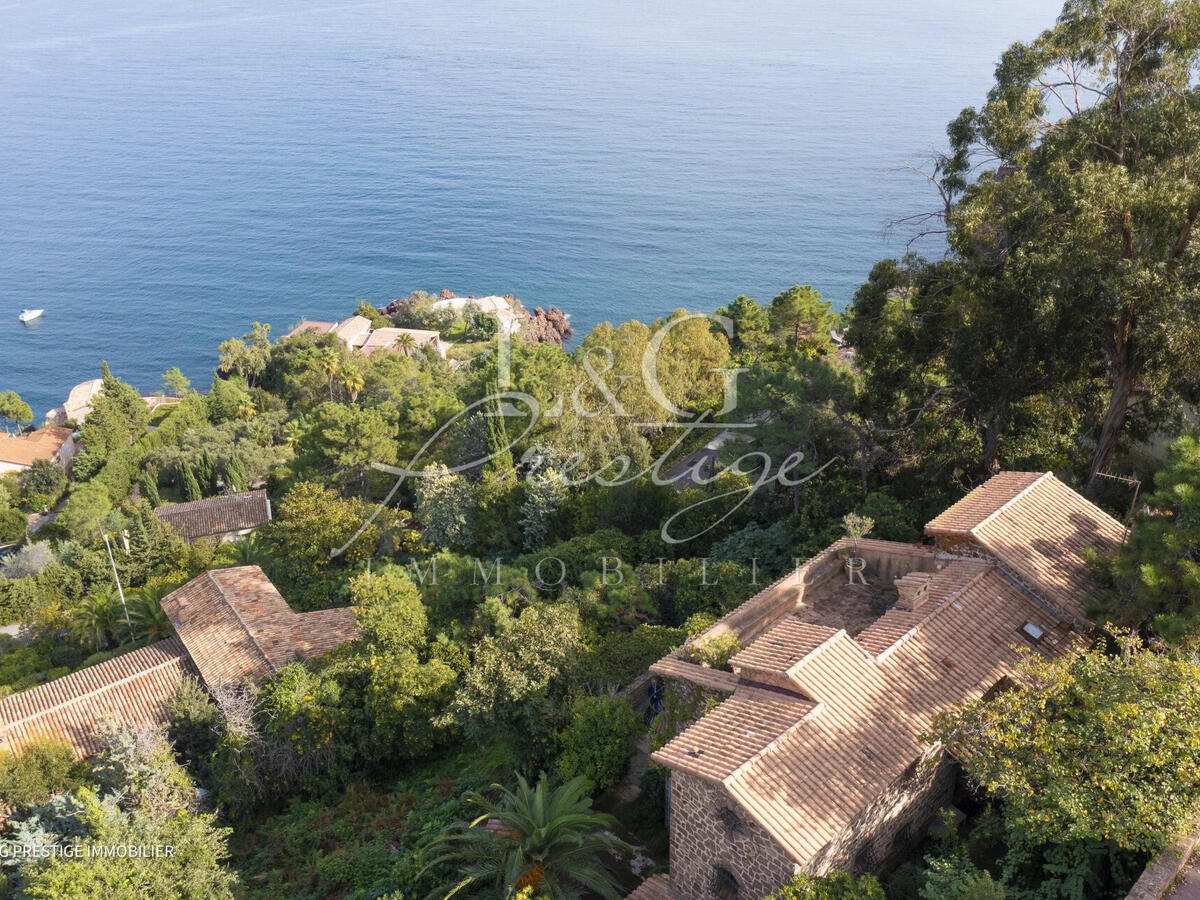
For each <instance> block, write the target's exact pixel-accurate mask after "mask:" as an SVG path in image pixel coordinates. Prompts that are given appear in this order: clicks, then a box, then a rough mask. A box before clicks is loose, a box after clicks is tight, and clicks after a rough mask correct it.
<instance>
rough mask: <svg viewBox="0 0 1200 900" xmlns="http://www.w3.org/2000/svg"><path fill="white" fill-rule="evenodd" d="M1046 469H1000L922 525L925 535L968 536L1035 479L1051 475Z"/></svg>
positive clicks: (1031, 485) (1019, 494) (1025, 489)
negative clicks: (1030, 470)
mask: <svg viewBox="0 0 1200 900" xmlns="http://www.w3.org/2000/svg"><path fill="white" fill-rule="evenodd" d="M1052 477H1053V476H1052V475H1050V474H1049V473H1048V472H1001V473H1000V474H998V475H993V476H992V477H991V478H989V479H988V480H987V481H985V482H984V483H983V484H981V485H979V487H977V488H974V489H973V490H972V491H971V492H970V493H968V494H967V495H966V496H965V497H963V498H962V499H961V500H959V501H958V502H957V503H955V504H954V505H953V506H951V507H950V508H949V509H947V510H945V511H944V512H942V513H940V514H938V515H937V516H935V517H934V518H933V519H932V520H930V522H929V524H927V525H926V526H925V533H926V534H928V535H948V536H958V537H969V536H970V534H971V531H972V530H973V529H975V528H976V527H978V526H979V525H980V524H982V523H983V522H984V521H985V520H987V519H988V518H989V517H990V516H993V515H995V514H996V513H997V512H999V511H1000V510H1001V509H1003V508H1004V507H1005V506H1006V505H1007V504H1009V503H1011V502H1012V501H1013V500H1016V499H1017V498H1018V497H1020V496H1021V494H1022V493H1024V492H1025V491H1027V490H1029V488H1031V487H1033V485H1034V484H1036V483H1037V482H1038V481H1040V480H1042V479H1045V478H1052Z"/></svg>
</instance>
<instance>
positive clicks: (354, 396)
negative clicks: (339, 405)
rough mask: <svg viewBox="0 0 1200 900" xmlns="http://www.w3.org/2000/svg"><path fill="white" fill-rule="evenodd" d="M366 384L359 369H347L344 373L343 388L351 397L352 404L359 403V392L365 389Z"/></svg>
mask: <svg viewBox="0 0 1200 900" xmlns="http://www.w3.org/2000/svg"><path fill="white" fill-rule="evenodd" d="M364 384H365V382H364V380H363V375H362V372H360V371H358V369H347V370H346V371H345V372H343V373H342V387H344V388H345V389H346V393H347V394H349V395H350V402H351V403H357V402H358V392H359V391H361V390H362V389H363V385H364Z"/></svg>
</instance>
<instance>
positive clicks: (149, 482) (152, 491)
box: [138, 472, 162, 509]
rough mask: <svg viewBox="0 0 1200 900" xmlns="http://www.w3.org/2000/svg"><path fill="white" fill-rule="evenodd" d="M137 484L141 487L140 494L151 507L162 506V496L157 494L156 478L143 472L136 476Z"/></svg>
mask: <svg viewBox="0 0 1200 900" xmlns="http://www.w3.org/2000/svg"><path fill="white" fill-rule="evenodd" d="M138 484H140V485H141V488H142V496H143V497H145V498H146V502H147V503H149V504H150V508H151V509H157V508H158V507H160V506H162V497H160V496H159V495H158V479H157V478H155V477H154V476H153V475H151V474H150V473H149V472H143V473H142V474H141V475H140V476H139V477H138Z"/></svg>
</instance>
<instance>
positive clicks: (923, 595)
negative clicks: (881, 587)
mask: <svg viewBox="0 0 1200 900" xmlns="http://www.w3.org/2000/svg"><path fill="white" fill-rule="evenodd" d="M932 580H933V574H932V573H930V572H909V573H908V574H907V575H904V576H903V577H901V578H897V579H896V590H897V591H898V592H899V594H900V599H899V600H897V601H896V606H898V607H900V609H909V610H912V609H917V608H918V607H920V606H921V604H922V603H924V602H925V601H926V600H928V599H929V582H930V581H932Z"/></svg>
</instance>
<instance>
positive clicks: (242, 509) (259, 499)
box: [154, 491, 271, 544]
mask: <svg viewBox="0 0 1200 900" xmlns="http://www.w3.org/2000/svg"><path fill="white" fill-rule="evenodd" d="M154 514H155V515H156V516H158V518H159V521H161V522H163V523H164V524H167V525H170V526H171V530H172V531H174V532H175V533H176V534H177V535H179V536H180V537H181V538H183V539H184V540H185V541H187V542H188V543H189V544H190V543H191V542H192V541H195V540H199V539H200V538H204V537H215V536H217V535H221V534H228V533H230V532H237V531H246V530H248V529H252V528H258V527H259V526H260V525H266V524H267V523H268V522H270V521H271V500H270V498H269V497H267V492H266V491H241V492H239V493H236V494H224V495H223V496H220V497H208V498H206V499H204V500H192V501H190V502H188V503H168V504H167V505H166V506H160V507H158V508H157V509H155V510H154Z"/></svg>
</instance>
